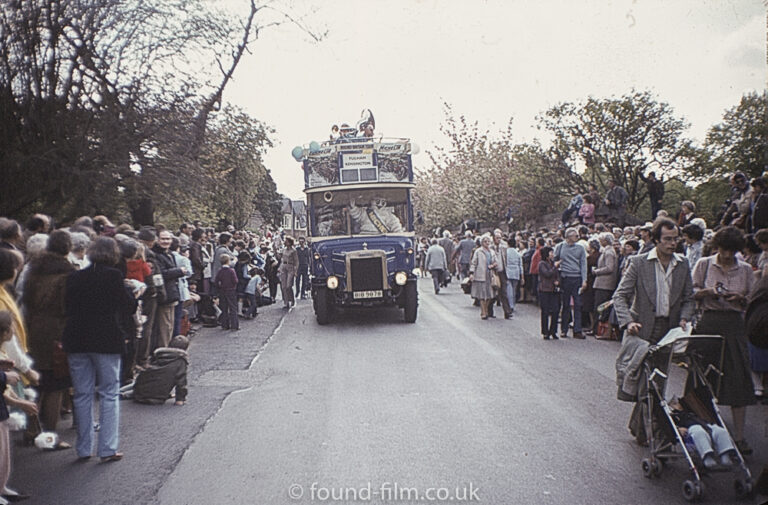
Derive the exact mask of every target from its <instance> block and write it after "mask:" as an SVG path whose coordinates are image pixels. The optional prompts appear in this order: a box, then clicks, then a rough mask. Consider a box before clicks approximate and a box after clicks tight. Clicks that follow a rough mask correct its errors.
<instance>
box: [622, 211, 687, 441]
mask: <svg viewBox="0 0 768 505" xmlns="http://www.w3.org/2000/svg"><path fill="white" fill-rule="evenodd" d="M651 237H652V238H653V241H654V243H655V244H656V247H655V248H654V249H652V250H651V251H650V252H648V253H646V254H638V255H636V256H632V257H631V258H630V259H629V266H628V268H627V270H626V272H625V273H624V275H623V277H622V278H621V282H620V283H619V287H618V288H617V289H616V292H615V293H614V295H613V307H614V310H615V311H616V317H617V318H618V321H619V326H620V327H621V328H622V329H624V330H625V331H626V335H625V336H624V339H623V341H622V344H621V349H620V350H619V356H618V358H617V360H616V367H617V373H618V374H619V375H622V370H619V369H620V368H624V367H626V364H627V363H628V362H629V361H630V360H629V355H630V354H632V353H635V352H636V350H637V348H638V344H640V342H638V339H640V340H643V341H645V342H647V343H649V344H655V343H657V342H658V341H659V340H661V339H662V338H663V337H664V335H665V334H666V333H667V332H668V331H669V330H670V329H671V328H674V327H675V326H677V325H679V326H680V327H682V328H683V329H685V328H686V327H687V325H688V322H689V321H690V320H691V317H692V316H693V309H694V301H693V282H692V281H691V270H690V267H689V266H688V262H687V261H686V260H685V258H684V257H683V256H681V255H679V254H676V253H675V246H676V244H677V240H678V237H679V231H678V229H677V224H676V223H675V222H674V221H672V220H671V219H668V218H659V219H657V220H656V222H655V223H654V225H653V228H652V230H651ZM660 366H661V364H660ZM644 380H645V379H644V377H640V378H639V380H638V384H639V388H638V391H637V396H636V397H635V398H625V397H622V395H621V389H620V394H619V398H620V399H624V400H628V401H637V403H636V404H635V408H634V410H633V411H632V416H631V417H630V422H629V429H630V431H631V432H632V434H633V435H634V436H635V438H636V440H637V441H638V443H640V444H644V443H645V442H646V440H647V434H646V433H645V423H644V418H645V416H647V415H648V413H647V412H646V410H647V408H646V404H645V402H644V401H643V400H644V399H645V397H646V395H647V391H646V388H645V387H643V382H644ZM622 382H623V379H622ZM619 388H621V384H619Z"/></svg>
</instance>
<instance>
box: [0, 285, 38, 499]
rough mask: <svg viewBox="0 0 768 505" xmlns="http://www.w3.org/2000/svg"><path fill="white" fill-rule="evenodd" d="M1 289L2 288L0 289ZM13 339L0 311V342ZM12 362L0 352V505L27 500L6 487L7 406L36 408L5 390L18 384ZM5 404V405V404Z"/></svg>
mask: <svg viewBox="0 0 768 505" xmlns="http://www.w3.org/2000/svg"><path fill="white" fill-rule="evenodd" d="M0 289H2V288H0ZM12 337H13V316H12V315H11V313H10V312H9V311H7V310H0V342H8V341H10V340H11V338H12ZM12 368H13V361H11V360H9V359H8V356H7V355H6V354H5V353H4V352H2V351H0V389H2V391H3V394H2V395H0V489H1V490H2V491H0V494H2V497H0V505H7V504H8V503H9V500H11V501H18V500H23V499H25V498H29V497H28V496H27V495H23V494H20V493H19V492H17V491H14V490H13V489H10V488H9V487H8V478H9V477H10V475H11V438H10V433H9V432H10V429H9V426H8V417H9V413H8V406H9V405H11V406H15V407H19V408H21V409H22V410H24V411H25V412H26V413H27V414H29V415H33V414H37V406H36V405H35V404H34V403H33V402H30V401H28V400H21V399H19V398H17V397H16V395H15V394H13V392H12V391H10V390H8V389H7V386H15V385H16V384H17V383H18V382H19V374H18V373H16V372H14V371H12ZM6 402H7V403H6Z"/></svg>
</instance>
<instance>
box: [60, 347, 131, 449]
mask: <svg viewBox="0 0 768 505" xmlns="http://www.w3.org/2000/svg"><path fill="white" fill-rule="evenodd" d="M69 373H70V375H71V376H72V386H73V387H74V388H75V398H74V407H75V420H76V421H77V444H76V445H75V447H76V449H77V455H78V457H81V458H83V457H86V456H91V455H92V452H93V393H94V391H95V390H96V386H97V385H98V391H99V424H100V425H101V427H100V428H99V446H98V449H97V453H98V456H99V457H100V458H106V457H107V456H112V455H113V454H115V453H116V452H117V445H118V442H119V439H120V435H119V431H120V399H119V396H118V395H119V391H120V355H119V354H100V353H95V352H86V353H71V354H70V355H69Z"/></svg>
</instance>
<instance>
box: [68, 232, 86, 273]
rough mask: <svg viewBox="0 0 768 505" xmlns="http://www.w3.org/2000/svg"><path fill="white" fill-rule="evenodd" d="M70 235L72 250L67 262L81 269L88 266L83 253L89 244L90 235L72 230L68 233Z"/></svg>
mask: <svg viewBox="0 0 768 505" xmlns="http://www.w3.org/2000/svg"><path fill="white" fill-rule="evenodd" d="M69 236H70V237H72V250H71V251H70V252H69V257H68V259H69V262H70V263H72V264H73V265H74V266H75V268H77V269H78V270H82V269H83V268H88V265H90V262H89V261H88V258H87V257H86V255H85V251H86V250H87V249H88V246H89V245H90V244H91V237H89V236H88V235H87V234H86V233H83V232H81V231H73V232H70V233H69Z"/></svg>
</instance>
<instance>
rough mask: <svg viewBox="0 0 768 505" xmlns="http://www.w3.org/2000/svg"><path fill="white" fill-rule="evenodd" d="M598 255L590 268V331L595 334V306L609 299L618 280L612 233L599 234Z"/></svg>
mask: <svg viewBox="0 0 768 505" xmlns="http://www.w3.org/2000/svg"><path fill="white" fill-rule="evenodd" d="M598 240H599V241H600V246H601V249H600V256H599V257H598V258H597V265H596V266H595V267H594V268H593V269H592V273H593V274H594V276H595V281H594V284H593V285H592V287H593V289H594V290H595V311H594V312H595V318H594V321H593V325H592V332H593V333H595V334H597V333H598V331H597V327H598V324H599V322H600V319H599V318H598V317H597V308H598V307H599V306H600V305H602V304H604V303H605V302H607V301H608V300H610V299H611V297H612V296H613V292H614V291H616V286H617V285H618V281H619V268H618V265H619V260H618V258H617V257H616V250H615V249H614V248H613V241H614V237H613V233H610V232H603V233H601V234H600V235H599V237H598Z"/></svg>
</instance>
